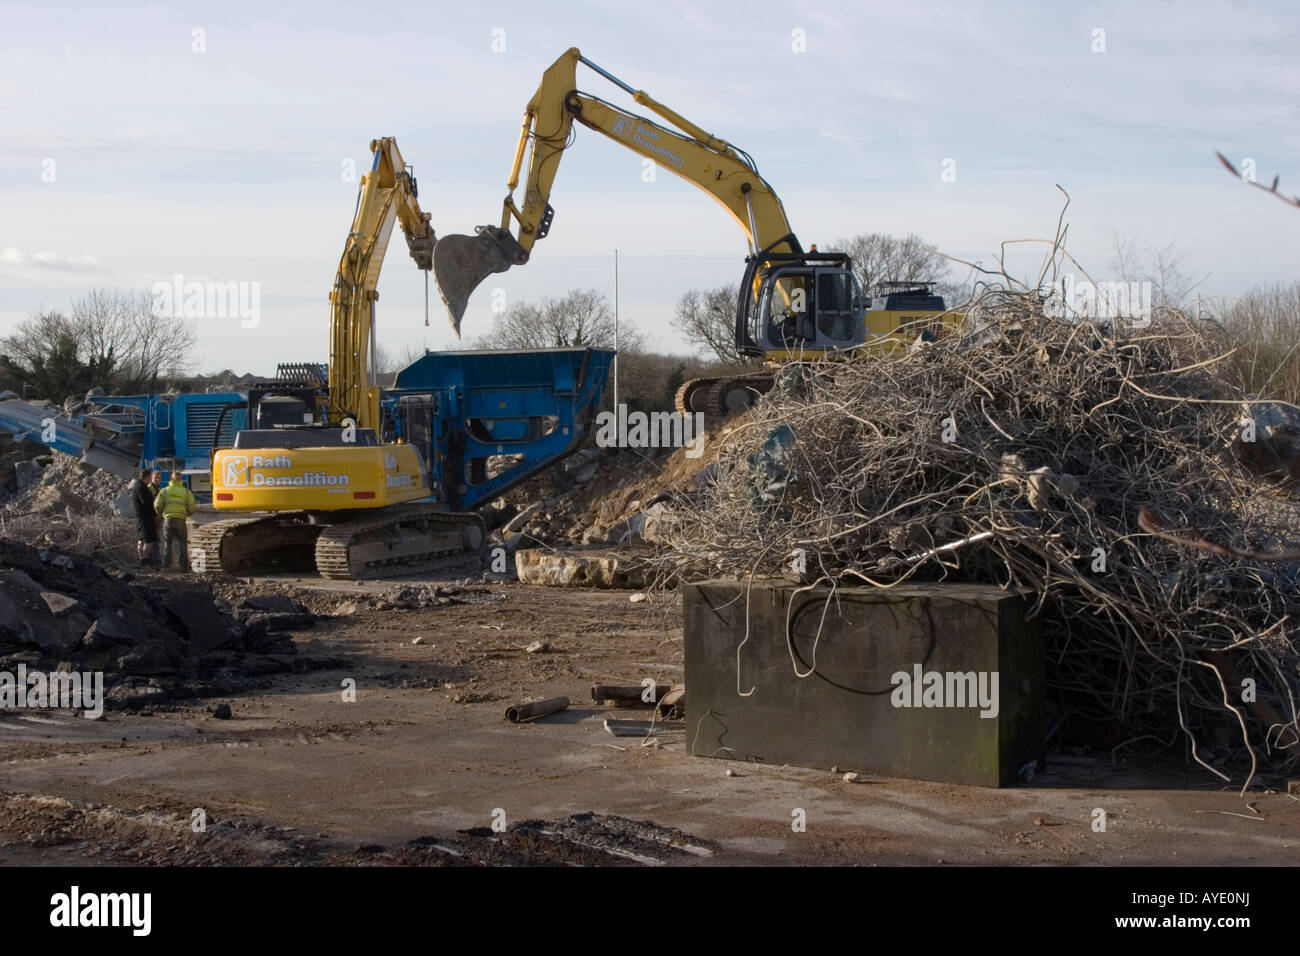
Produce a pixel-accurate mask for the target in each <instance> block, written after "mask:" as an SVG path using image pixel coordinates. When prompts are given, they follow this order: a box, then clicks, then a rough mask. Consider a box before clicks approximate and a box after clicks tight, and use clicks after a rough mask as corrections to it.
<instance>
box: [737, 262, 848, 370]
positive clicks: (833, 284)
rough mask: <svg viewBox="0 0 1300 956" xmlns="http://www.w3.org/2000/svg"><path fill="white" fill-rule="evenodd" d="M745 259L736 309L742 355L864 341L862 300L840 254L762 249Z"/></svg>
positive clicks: (820, 349)
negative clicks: (743, 276) (781, 251)
mask: <svg viewBox="0 0 1300 956" xmlns="http://www.w3.org/2000/svg"><path fill="white" fill-rule="evenodd" d="M748 263H749V265H748V268H747V269H746V271H745V279H744V281H743V282H742V284H741V290H740V301H739V303H738V304H737V309H736V344H737V345H738V346H739V347H740V350H741V352H742V353H743V354H745V355H753V356H759V357H767V358H788V357H798V356H807V355H808V354H809V353H824V352H829V351H834V350H837V349H849V348H853V347H855V346H858V345H861V344H863V342H865V341H866V326H865V324H864V323H863V319H862V317H863V312H864V309H865V300H864V299H863V297H862V292H861V289H860V288H859V286H858V280H857V278H856V277H855V276H854V275H853V272H852V270H851V268H850V266H851V261H850V259H849V257H848V256H847V255H845V254H844V253H835V252H831V253H821V252H809V253H805V252H788V253H772V252H766V251H765V252H764V253H761V254H760V255H757V256H751V257H750V258H749V260H748Z"/></svg>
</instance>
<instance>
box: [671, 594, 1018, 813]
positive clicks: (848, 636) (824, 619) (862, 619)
mask: <svg viewBox="0 0 1300 956" xmlns="http://www.w3.org/2000/svg"><path fill="white" fill-rule="evenodd" d="M747 590H748V600H749V606H748V622H747V621H746V592H747ZM795 591H796V586H795V585H791V584H788V583H786V582H782V581H776V580H773V581H771V582H766V583H759V582H755V584H754V586H753V588H752V590H750V589H748V586H747V585H746V584H745V583H743V582H729V581H711V582H707V583H704V584H694V585H688V586H687V587H686V588H685V591H684V595H683V616H684V624H685V653H686V686H687V687H688V688H689V690H690V703H689V705H688V709H687V715H686V722H687V734H686V739H687V741H688V743H689V746H690V751H691V753H693V754H695V755H697V756H715V757H724V758H731V759H736V760H757V761H760V762H763V763H774V764H784V763H788V764H794V765H796V766H803V767H817V768H822V769H827V770H829V769H830V768H831V767H838V768H839V769H840V770H841V771H857V772H868V773H875V774H884V775H888V776H898V777H912V778H917V779H922V780H939V781H945V782H950V783H965V784H975V785H979V786H985V787H998V786H1005V785H1008V784H1010V783H1013V782H1015V781H1016V780H1017V779H1018V776H1019V773H1020V770H1021V769H1022V768H1023V767H1025V766H1026V765H1027V764H1029V763H1030V762H1031V761H1035V760H1038V761H1040V763H1039V766H1041V760H1042V756H1043V729H1042V728H1043V723H1042V712H1043V671H1044V666H1043V645H1042V636H1041V630H1040V628H1039V627H1038V625H1037V623H1036V622H1028V621H1026V620H1025V618H1024V615H1025V611H1026V607H1027V604H1026V601H1025V600H1024V598H1023V597H1021V596H1018V595H1015V594H1011V593H1008V592H1006V591H1003V590H1001V589H999V588H994V587H984V586H980V585H914V586H908V587H899V588H895V589H892V590H877V589H874V588H840V589H839V590H838V591H836V592H835V593H834V595H833V596H832V595H831V592H830V591H829V590H828V589H818V590H812V591H803V592H800V593H798V594H796V593H795ZM747 623H748V638H746V624H747ZM737 652H739V653H737ZM796 671H797V673H796ZM800 674H802V675H805V676H802V677H801V676H798V675H800ZM750 691H752V693H749V692H750Z"/></svg>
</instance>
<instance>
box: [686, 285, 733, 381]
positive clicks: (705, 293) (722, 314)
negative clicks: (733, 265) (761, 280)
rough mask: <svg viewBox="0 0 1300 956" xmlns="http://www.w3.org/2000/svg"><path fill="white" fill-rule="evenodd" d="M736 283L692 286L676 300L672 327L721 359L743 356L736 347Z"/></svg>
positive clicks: (699, 347)
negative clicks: (717, 285)
mask: <svg viewBox="0 0 1300 956" xmlns="http://www.w3.org/2000/svg"><path fill="white" fill-rule="evenodd" d="M737 292H738V290H737V287H736V286H734V285H724V286H719V287H718V288H716V289H689V290H687V291H686V292H684V293H683V294H682V297H681V298H680V299H679V300H678V301H677V308H676V310H675V311H674V314H673V320H672V321H673V328H675V329H677V330H678V331H679V332H681V333H682V335H684V336H685V337H686V341H687V342H688V343H690V344H691V345H692V346H694V347H695V348H696V349H697V350H698V351H701V352H711V353H712V354H713V355H714V356H715V357H716V358H717V359H718V361H719V362H723V363H727V364H730V363H736V362H740V361H743V360H744V356H742V355H741V354H740V350H739V349H737V348H736V298H737Z"/></svg>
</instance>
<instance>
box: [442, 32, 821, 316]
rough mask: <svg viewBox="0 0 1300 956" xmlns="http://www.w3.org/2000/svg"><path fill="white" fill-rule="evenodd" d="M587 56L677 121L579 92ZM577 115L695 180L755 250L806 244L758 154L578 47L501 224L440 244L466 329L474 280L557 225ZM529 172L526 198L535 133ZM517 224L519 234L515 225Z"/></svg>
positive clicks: (546, 92)
mask: <svg viewBox="0 0 1300 956" xmlns="http://www.w3.org/2000/svg"><path fill="white" fill-rule="evenodd" d="M579 63H583V64H585V65H586V66H588V67H590V68H591V69H593V70H595V71H596V72H597V73H599V74H600V75H601V76H603V77H605V78H606V79H608V80H610V81H611V82H613V83H614V84H615V85H617V86H618V87H620V88H621V89H622V90H624V91H625V92H627V93H629V94H630V95H631V96H632V99H633V100H634V101H635V102H636V103H637V104H639V105H641V106H643V107H645V108H646V109H648V110H650V111H651V112H653V113H655V114H657V115H658V116H659V117H661V118H662V119H664V120H666V121H667V122H668V123H670V124H672V126H675V127H676V129H670V128H669V127H667V126H664V125H662V124H661V123H657V122H655V121H653V120H651V119H648V118H647V117H644V116H639V115H637V114H635V113H630V112H628V111H626V110H623V109H620V108H618V107H616V106H614V105H613V104H611V103H607V102H606V101H604V100H602V99H600V98H598V97H596V96H592V95H591V94H588V93H583V92H580V91H579V90H578V89H577V88H576V87H577V66H578V64H579ZM575 121H576V122H578V123H580V124H581V125H583V126H586V127H587V128H589V129H593V130H595V131H596V132H598V133H601V134H603V135H604V136H607V137H609V138H610V139H612V140H614V141H615V142H618V143H620V144H621V145H623V146H625V147H627V148H628V149H630V150H632V151H633V152H635V153H639V154H640V155H642V156H643V157H645V158H647V159H650V160H653V161H654V162H655V163H656V164H657V165H659V166H661V167H663V168H665V169H667V170H668V171H670V172H672V173H674V174H676V175H677V176H680V177H681V178H683V179H685V180H686V181H687V182H689V183H691V184H693V185H695V186H697V187H698V188H700V189H702V190H704V191H705V192H706V193H708V194H709V195H711V196H712V197H713V198H714V199H715V200H716V201H717V202H718V203H720V204H721V205H722V206H723V207H724V208H725V209H726V210H727V212H728V213H729V214H730V215H731V217H732V219H734V220H735V222H736V224H737V225H739V226H740V228H741V229H743V230H744V232H745V235H746V237H747V238H748V240H749V246H750V252H751V253H757V252H759V251H761V250H763V251H769V252H778V253H799V252H801V249H800V248H799V244H798V241H797V240H796V239H795V238H794V236H793V234H792V233H791V229H790V223H789V221H788V220H787V218H786V215H785V209H784V207H783V206H782V205H781V200H780V198H779V197H778V196H777V195H776V192H775V191H774V190H773V189H772V187H771V186H769V185H768V184H767V182H766V181H765V180H764V179H763V177H762V176H760V175H759V174H758V170H757V168H756V167H755V165H754V162H753V160H752V159H750V158H749V156H748V155H746V154H745V153H744V152H743V151H742V150H739V149H737V148H735V147H734V146H732V145H731V144H730V143H728V142H727V141H725V140H723V139H720V138H718V137H716V136H713V135H712V134H710V133H708V132H706V131H705V130H703V129H701V128H700V127H698V126H696V125H695V124H694V123H692V122H690V121H689V120H687V119H685V118H684V117H682V116H681V115H680V114H678V113H676V112H674V111H673V110H671V109H669V108H668V107H666V106H664V105H662V104H661V103H658V102H657V101H656V100H654V99H652V98H651V97H650V96H649V95H648V94H646V93H645V92H643V91H641V90H635V89H633V88H632V87H631V86H629V85H628V84H626V83H624V82H622V81H621V80H619V79H618V78H617V77H615V76H613V75H612V74H610V73H608V72H606V71H605V70H603V69H601V68H600V67H599V66H597V65H596V64H594V63H592V62H591V61H590V60H588V59H586V58H585V57H584V56H583V55H582V54H581V52H579V51H578V50H577V49H576V48H575V49H570V50H568V51H566V52H565V53H564V55H563V56H561V57H560V58H559V59H558V60H556V61H555V62H554V63H553V64H551V66H550V67H549V68H548V69H547V70H546V72H545V73H544V74H543V75H542V82H541V85H540V86H538V88H537V92H536V93H535V94H534V95H533V98H532V99H531V100H530V101H529V103H528V106H527V108H526V109H525V112H524V121H523V127H522V128H521V130H520V133H519V143H518V146H517V147H516V149H515V157H514V163H513V165H512V167H511V170H510V179H509V181H508V183H507V188H508V189H509V193H508V194H507V196H506V198H505V202H504V203H503V208H502V213H501V224H500V225H499V226H480V227H479V228H478V230H477V234H476V235H475V236H446V237H444V238H443V239H441V240H440V241H439V243H438V245H437V248H436V249H435V250H434V257H433V272H434V281H435V282H436V283H437V286H438V292H439V294H440V295H441V296H442V300H443V303H444V304H445V305H446V306H447V312H448V315H449V317H450V319H451V325H452V329H453V330H454V331H455V332H456V335H457V336H459V335H460V323H461V320H462V318H463V317H464V314H465V309H466V306H467V305H468V303H469V298H470V295H471V294H472V293H473V291H474V289H475V288H477V287H478V285H479V284H480V283H481V282H482V281H483V280H484V279H486V278H487V277H488V276H490V275H492V274H493V273H498V272H504V271H505V270H507V269H509V268H510V267H511V266H515V265H522V264H524V263H525V262H527V261H528V258H529V255H530V253H531V252H532V248H533V245H534V243H536V242H537V240H538V239H542V238H544V237H545V236H546V234H547V232H548V231H549V230H550V226H551V218H552V216H553V214H554V213H553V210H552V208H551V206H550V202H549V198H550V194H551V187H552V185H553V184H554V182H555V174H556V171H557V169H558V167H559V163H560V158H561V154H562V153H563V152H564V150H565V149H566V148H567V147H568V144H569V139H570V133H571V131H572V127H573V123H574V122H575ZM530 140H531V142H532V150H531V152H530V153H529V158H528V179H527V185H526V187H525V192H524V196H523V204H522V206H521V205H518V204H516V202H515V198H514V191H515V188H516V187H517V186H518V185H519V177H520V173H521V172H522V167H523V160H524V153H525V151H526V147H527V146H528V143H529V141H530ZM512 228H515V229H516V232H515V233H512V232H511V229H512Z"/></svg>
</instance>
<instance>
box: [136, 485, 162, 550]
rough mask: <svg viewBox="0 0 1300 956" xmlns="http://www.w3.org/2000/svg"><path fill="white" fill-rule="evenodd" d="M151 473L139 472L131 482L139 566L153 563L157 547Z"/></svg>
mask: <svg viewBox="0 0 1300 956" xmlns="http://www.w3.org/2000/svg"><path fill="white" fill-rule="evenodd" d="M153 475H154V473H153V471H152V470H151V469H149V468H146V469H144V470H143V471H141V472H140V477H139V478H137V479H135V481H133V482H131V506H132V509H133V510H134V511H135V553H136V557H138V558H139V559H140V563H141V564H149V563H151V562H152V561H153V558H154V551H155V549H156V548H157V547H158V513H157V512H156V511H155V510H154V497H155V495H157V494H158V492H157V491H156V490H155V486H154V485H153V483H152V481H153Z"/></svg>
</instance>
